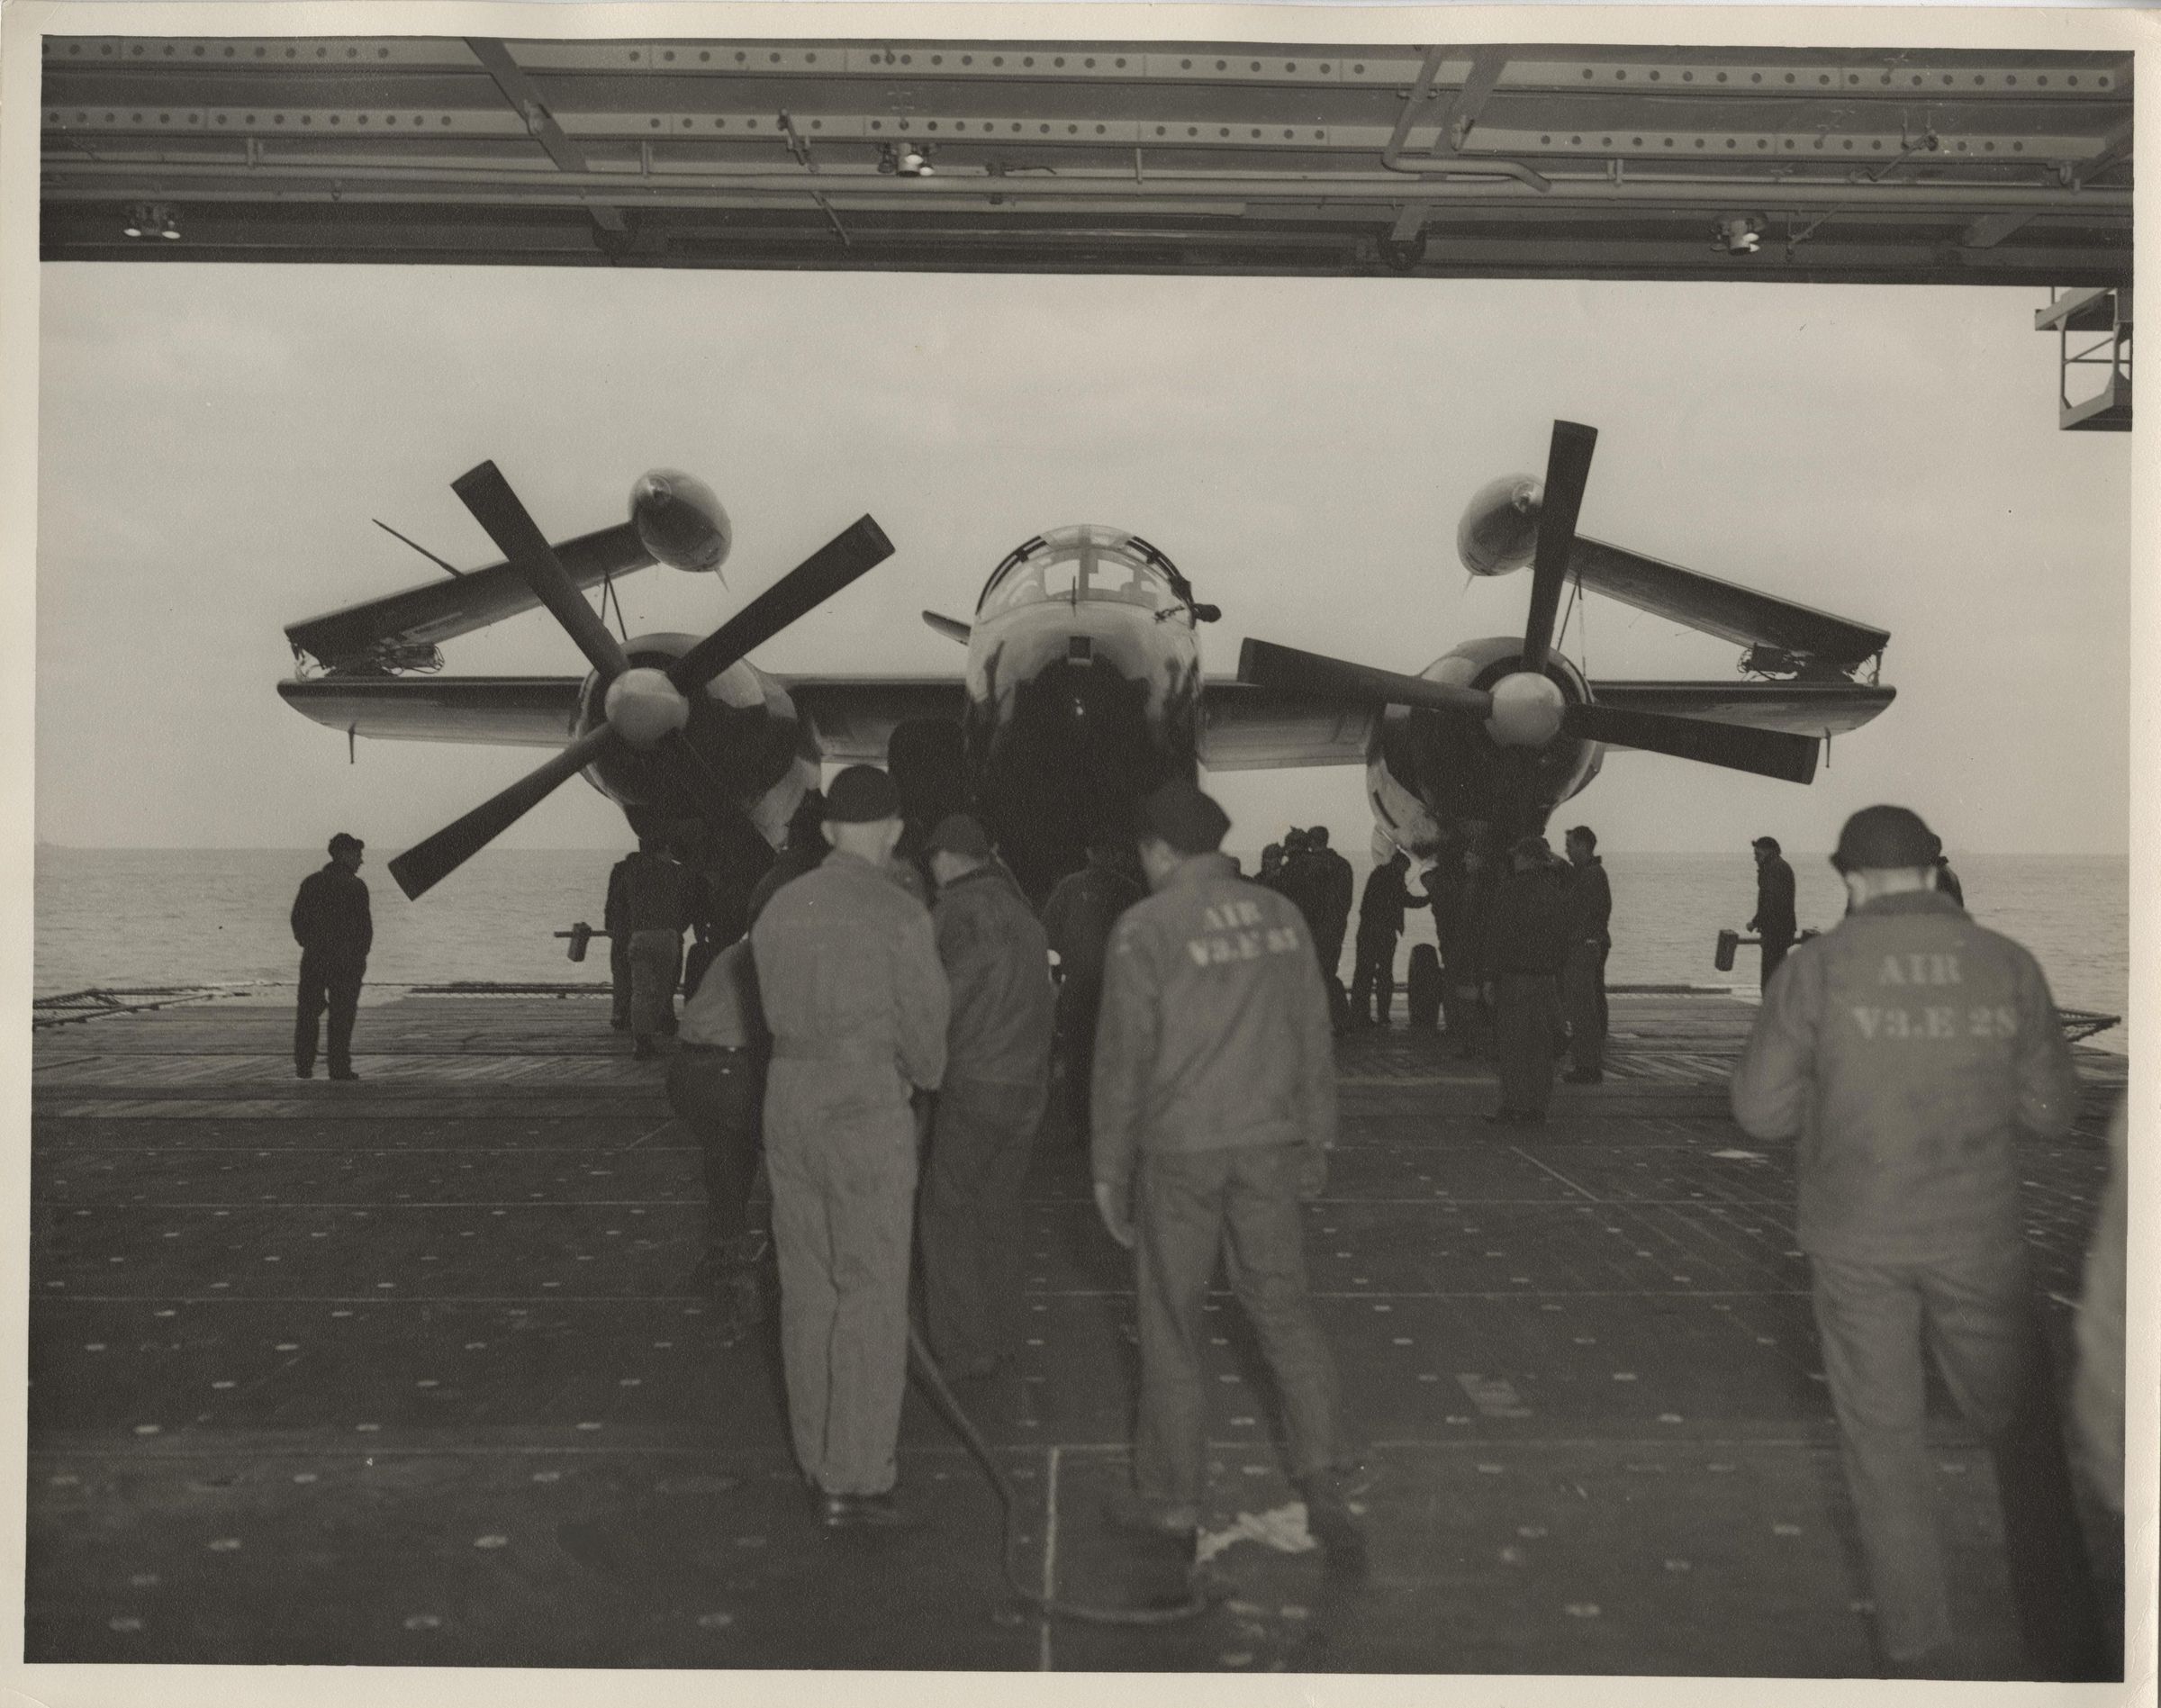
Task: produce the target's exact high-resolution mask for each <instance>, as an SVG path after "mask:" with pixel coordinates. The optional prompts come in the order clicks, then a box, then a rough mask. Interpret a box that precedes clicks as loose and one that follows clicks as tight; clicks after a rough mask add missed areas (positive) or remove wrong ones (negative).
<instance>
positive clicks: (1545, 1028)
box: [1483, 836, 1568, 1126]
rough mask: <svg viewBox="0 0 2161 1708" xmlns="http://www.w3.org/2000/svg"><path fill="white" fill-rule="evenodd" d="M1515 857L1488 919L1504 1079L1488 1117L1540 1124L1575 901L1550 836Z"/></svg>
mask: <svg viewBox="0 0 2161 1708" xmlns="http://www.w3.org/2000/svg"><path fill="white" fill-rule="evenodd" d="M1509 860H1510V863H1511V864H1512V865H1513V866H1514V868H1515V871H1514V872H1513V874H1512V875H1511V876H1509V877H1508V878H1507V879H1505V880H1504V881H1502V883H1501V884H1500V885H1499V886H1498V887H1497V888H1496V890H1494V892H1493V903H1492V910H1491V912H1490V914H1489V915H1488V917H1487V922H1486V958H1485V966H1484V969H1483V971H1484V972H1485V975H1486V979H1487V1000H1488V1001H1489V1002H1490V1003H1491V1005H1492V1008H1493V1027H1494V1042H1495V1045H1496V1050H1497V1052H1498V1054H1499V1064H1500V1080H1501V1101H1500V1107H1498V1108H1496V1109H1495V1110H1493V1111H1492V1112H1491V1113H1490V1114H1489V1115H1487V1117H1486V1118H1487V1120H1488V1121H1495V1122H1498V1123H1499V1124H1500V1125H1504V1126H1536V1125H1539V1124H1540V1123H1542V1121H1544V1120H1545V1118H1546V1105H1547V1104H1548V1103H1549V1102H1550V1101H1551V1098H1552V1096H1553V1040H1554V1037H1555V1036H1556V1035H1557V1033H1558V1031H1559V1028H1560V990H1559V984H1560V968H1561V962H1562V959H1563V957H1564V954H1565V953H1566V950H1567V946H1568V943H1567V937H1566V935H1565V933H1566V931H1567V929H1568V918H1567V905H1568V903H1567V896H1566V894H1565V892H1564V890H1563V889H1562V883H1561V879H1560V874H1559V873H1558V872H1556V871H1555V869H1554V865H1553V850H1552V848H1551V845H1549V844H1548V843H1547V841H1546V839H1545V838H1544V837H1543V836H1525V837H1524V838H1523V839H1522V840H1521V841H1520V842H1518V843H1517V844H1516V845H1515V846H1514V847H1513V848H1512V849H1510V850H1509Z"/></svg>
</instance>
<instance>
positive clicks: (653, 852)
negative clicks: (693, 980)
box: [623, 836, 698, 1062]
mask: <svg viewBox="0 0 2161 1708" xmlns="http://www.w3.org/2000/svg"><path fill="white" fill-rule="evenodd" d="M623 865H624V867H625V871H624V872H623V925H624V928H625V929H626V930H628V933H629V935H630V1032H631V1035H632V1036H633V1037H634V1038H636V1039H637V1044H636V1046H635V1047H634V1048H633V1049H632V1051H631V1054H632V1055H633V1056H634V1057H635V1058H636V1059H637V1060H638V1061H640V1062H648V1061H650V1060H652V1058H653V1057H654V1056H656V1055H657V1054H659V1053H660V1040H661V1039H662V1038H663V1037H665V1036H666V1035H669V1034H671V1033H673V1032H674V1030H675V987H676V986H677V984H679V983H680V982H681V981H682V979H683V931H684V929H685V928H686V927H687V926H689V925H690V923H691V920H692V917H693V915H694V914H695V911H696V908H697V900H698V897H697V888H696V885H697V879H696V877H695V876H694V875H693V874H692V872H691V870H690V868H689V867H687V866H685V865H684V864H683V863H682V862H681V861H679V860H677V859H676V858H675V856H674V853H673V852H672V851H671V850H670V849H669V848H668V846H667V845H666V844H665V842H663V841H662V840H661V838H659V837H658V836H640V837H639V838H638V839H637V853H636V854H632V855H631V856H630V857H629V858H628V860H626V861H624V862H623Z"/></svg>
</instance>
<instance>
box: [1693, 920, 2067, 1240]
mask: <svg viewBox="0 0 2161 1708" xmlns="http://www.w3.org/2000/svg"><path fill="white" fill-rule="evenodd" d="M1732 1098H1733V1114H1734V1116H1735V1118H1736V1119H1737V1120H1739V1121H1740V1123H1741V1126H1742V1127H1743V1128H1745V1129H1746V1130H1747V1131H1748V1132H1749V1133H1750V1134H1754V1135H1755V1136H1756V1137H1758V1138H1760V1139H1782V1138H1793V1139H1795V1140H1796V1141H1797V1143H1798V1157H1797V1169H1798V1172H1799V1175H1800V1209H1799V1215H1798V1218H1797V1222H1796V1234H1797V1243H1799V1244H1800V1246H1801V1247H1802V1249H1803V1250H1804V1251H1807V1252H1815V1253H1820V1254H1822V1255H1823V1256H1826V1257H1837V1258H1843V1259H1846V1260H1848V1261H1853V1262H1862V1263H1900V1262H1923V1261H1937V1260H1941V1259H1946V1258H1955V1257H1960V1256H1967V1255H1973V1254H1976V1253H1979V1252H1986V1251H1990V1250H2000V1249H2002V1248H2003V1246H2004V1245H2006V1244H2013V1245H2015V1244H2016V1243H2017V1242H2018V1241H2019V1240H2020V1239H2021V1222H2020V1216H2019V1197H2018V1193H2019V1182H2018V1174H2017V1170H2016V1168H2015V1166H2014V1164H2013V1161H2012V1139H2013V1136H2014V1134H2015V1133H2016V1132H2017V1131H2019V1130H2020V1129H2023V1130H2025V1131H2027V1132H2029V1133H2032V1134H2037V1135H2039V1136H2041V1137H2044V1138H2057V1137H2061V1136H2062V1135H2063V1134H2066V1132H2068V1131H2069V1130H2070V1126H2071V1123H2072V1120H2073V1118H2074V1117H2075V1115H2076V1114H2077V1110H2078V1076H2077V1072H2076V1071H2075V1069H2074V1067H2073V1066H2072V1062H2071V1051H2070V1048H2069V1046H2068V1045H2067V1044H2066V1043H2065V1042H2064V1035H2063V1028H2062V1026H2060V1025H2059V1024H2058V1022H2057V1016H2056V1008H2055V1004H2054V1003H2053V1002H2052V1001H2051V1000H2050V999H2049V994H2048V981H2047V979H2045V978H2044V977H2043V976H2042V973H2041V970H2040V968H2039V965H2037V964H2036V963H2035V962H2034V959H2033V957H2032V956H2031V955H2030V954H2029V953H2026V951H2025V950H2024V949H2022V948H2021V947H2020V946H2019V945H2018V944H2015V943H2013V942H2012V940H2011V939H2010V938H2009V937H2005V936H2002V935H1998V934H1997V933H1995V932H1994V931H1988V930H1985V929H1984V928H1983V927H1981V926H1977V925H1976V924H1975V923H1974V922H1973V920H1972V919H1971V918H1969V917H1967V915H1966V914H1965V913H1963V912H1961V911H1960V910H1959V909H1958V908H1957V907H1956V906H1954V905H1953V904H1952V902H1951V901H1950V899H1949V898H1948V897H1945V896H1940V895H1938V894H1936V893H1935V892H1934V891H1932V890H1915V891H1909V892H1904V893H1901V894H1897V895H1891V896H1885V897H1880V898H1878V899H1875V900H1873V901H1870V902H1868V903H1867V904H1865V905H1864V906H1862V907H1860V908H1856V909H1855V910H1854V911H1853V912H1852V913H1851V914H1850V915H1849V916H1848V917H1847V918H1846V919H1845V920H1844V921H1843V922H1841V923H1840V925H1839V926H1837V928H1836V929H1834V930H1831V931H1829V932H1826V933H1825V934H1824V935H1822V936H1821V937H1818V938H1815V939H1814V940H1813V941H1812V942H1809V943H1805V944H1802V945H1801V947H1800V948H1798V949H1796V950H1795V952H1794V953H1793V954H1791V955H1790V956H1789V957H1788V958H1787V959H1786V962H1785V964H1784V965H1783V966H1781V967H1780V968H1779V969H1778V971H1777V974H1776V975H1774V976H1773V978H1772V980H1771V982H1770V987H1769V989H1768V990H1766V991H1765V992H1764V998H1763V1008H1762V1009H1761V1011H1760V1012H1759V1014H1758V1016H1757V1018H1756V1026H1755V1029H1754V1031H1753V1032H1752V1033H1751V1034H1750V1037H1749V1044H1748V1049H1747V1051H1746V1053H1744V1054H1743V1056H1742V1058H1741V1067H1740V1069H1739V1071H1737V1072H1736V1073H1735V1074H1734V1077H1733V1087H1732Z"/></svg>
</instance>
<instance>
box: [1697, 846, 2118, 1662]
mask: <svg viewBox="0 0 2161 1708" xmlns="http://www.w3.org/2000/svg"><path fill="white" fill-rule="evenodd" d="M1832 863H1833V864H1834V865H1836V866H1837V867H1838V869H1839V872H1840V875H1841V877H1842V878H1843V879H1844V881H1845V885H1846V891H1847V894H1848V896H1849V899H1850V900H1851V902H1852V906H1851V908H1850V909H1849V912H1848V914H1847V917H1845V919H1844V920H1843V921H1842V922H1841V923H1840V925H1839V926H1836V927H1835V928H1834V929H1832V930H1831V931H1828V932H1826V933H1825V934H1824V935H1822V936H1821V937H1818V938H1816V939H1814V940H1813V942H1811V943H1808V944H1804V945H1803V947H1802V948H1801V950H1800V952H1799V953H1796V954H1795V956H1794V957H1793V958H1792V959H1790V960H1789V961H1787V962H1786V964H1785V966H1784V967H1783V968H1781V969H1780V971H1778V973H1777V976H1776V977H1775V978H1773V979H1772V981H1771V982H1770V987H1769V989H1768V990H1766V991H1765V992H1764V1000H1763V1007H1762V1008H1761V1009H1760V1010H1759V1013H1758V1015H1757V1017H1756V1025H1755V1028H1754V1030H1753V1031H1752V1032H1751V1033H1750V1037H1749V1043H1748V1048H1747V1050H1746V1052H1745V1053H1744V1054H1743V1055H1742V1057H1741V1066H1740V1069H1739V1070H1738V1071H1737V1072H1736V1073H1735V1075H1734V1078H1733V1087H1732V1098H1733V1113H1734V1116H1735V1118H1736V1119H1737V1120H1739V1121H1740V1123H1741V1126H1742V1127H1743V1128H1745V1129H1746V1130H1747V1131H1748V1132H1749V1133H1750V1134H1753V1135H1754V1136H1756V1137H1758V1138H1759V1139H1791V1140H1794V1141H1795V1143H1796V1145H1797V1155H1796V1172H1797V1175H1798V1177H1799V1187H1800V1201H1799V1206H1798V1212H1797V1215H1796V1219H1795V1244H1797V1245H1799V1246H1800V1247H1801V1248H1802V1249H1803V1250H1804V1251H1805V1252H1807V1253H1808V1256H1809V1265H1810V1269H1811V1270H1812V1272H1813V1290H1814V1297H1815V1315H1816V1327H1817V1332H1818V1333H1819V1335H1820V1337H1821V1340H1822V1350H1823V1369H1824V1374H1825V1376H1826V1377H1827V1378H1828V1379H1829V1382H1830V1387H1831V1406H1832V1409H1833V1410H1834V1411H1835V1412H1836V1413H1837V1414H1838V1420H1839V1432H1840V1437H1841V1439H1842V1441H1843V1445H1844V1450H1845V1462H1846V1478H1847V1483H1848V1486H1849V1489H1850V1491H1851V1494H1852V1499H1853V1510H1854V1514H1855V1519H1856V1522H1857V1523H1858V1528H1859V1531H1860V1540H1861V1553H1862V1558H1863V1560H1864V1561H1865V1563H1866V1566H1867V1576H1868V1583H1869V1589H1870V1594H1871V1595H1872V1596H1873V1599H1874V1601H1875V1606H1876V1631H1877V1635H1878V1639H1879V1641H1880V1645H1881V1649H1882V1658H1883V1660H1884V1662H1885V1667H1886V1670H1887V1671H1889V1672H1890V1673H1893V1674H1894V1675H1897V1676H1914V1677H1937V1676H1957V1675H1956V1667H1957V1666H1958V1654H1957V1652H1956V1637H1957V1633H1956V1631H1955V1630H1954V1628H1953V1625H1952V1622H1951V1612H1950V1602H1949V1577H1948V1574H1947V1570H1946V1566H1945V1560H1944V1550H1943V1543H1942V1539H1941V1538H1940V1536H1939V1533H1938V1529H1937V1524H1938V1519H1937V1511H1936V1497H1935V1490H1934V1474H1933V1473H1934V1469H1935V1467H1934V1464H1933V1462H1932V1461H1933V1460H1934V1459H1935V1458H1936V1454H1935V1453H1934V1451H1932V1450H1930V1445H1929V1439H1928V1427H1927V1416H1926V1413H1927V1405H1926V1397H1925V1396H1926V1391H1927V1390H1926V1387H1925V1383H1924V1374H1925V1372H1924V1369H1923V1360H1924V1356H1925V1355H1926V1353H1928V1352H1932V1353H1933V1355H1934V1358H1935V1361H1936V1363H1937V1364H1938V1366H1939V1369H1941V1370H1942V1372H1943V1375H1944V1377H1945V1378H1946V1380H1947V1385H1948V1387H1949V1389H1950V1391H1951V1394H1952V1396H1953V1397H1954V1398H1955V1399H1956V1401H1957V1402H1958V1406H1959V1408H1960V1410H1961V1411H1963V1412H1964V1413H1965V1414H1966V1415H1967V1419H1968V1421H1969V1422H1971V1423H1973V1424H1974V1425H1975V1426H1976V1428H1977V1429H1978V1430H1979V1431H1980V1432H1981V1433H1982V1434H1983V1435H1984V1436H1985V1438H1986V1440H1987V1441H1988V1443H1989V1445H1990V1447H1991V1449H1992V1450H1993V1452H1994V1459H1995V1472H1996V1485H1997V1491H1998V1494H1999V1496H2000V1498H2001V1501H2002V1504H2003V1541H2004V1548H2005V1552H2006V1554H2007V1557H2008V1564H2009V1567H2010V1574H2011V1580H2012V1599H2013V1601H2014V1604H2016V1606H2017V1609H2018V1614H2019V1622H2020V1624H2021V1629H2022V1631H2023V1634H2024V1636H2025V1639H2026V1644H2027V1650H2028V1658H2029V1659H2030V1661H2031V1662H2032V1663H2033V1664H2034V1666H2035V1667H2036V1668H2037V1669H2038V1671H2039V1676H2041V1677H2043V1678H2050V1679H2072V1680H2076V1679H2095V1678H2102V1677H2111V1676H2121V1675H2120V1672H2115V1671H2111V1669H2110V1668H2111V1665H2112V1663H2111V1660H2110V1658H2108V1657H2107V1656H2106V1655H2104V1653H2103V1652H2102V1649H2103V1642H2104V1639H2103V1636H2102V1621H2101V1616H2100V1612H2099V1604H2098V1602H2097V1600H2096V1598H2095V1595H2094V1593H2093V1578H2092V1575H2091V1572H2090V1569H2089V1566H2088V1562H2087V1558H2086V1553H2085V1550H2084V1543H2083V1541H2082V1539H2081V1536H2080V1532H2079V1527H2078V1523H2077V1518H2076V1514H2075V1509H2074V1502H2073V1495H2072V1489H2071V1481H2070V1471H2069V1468H2068V1465H2067V1463H2066V1455H2065V1448H2064V1440H2063V1425H2062V1421H2061V1418H2060V1417H2059V1415H2058V1413H2057V1400H2056V1393H2055V1385H2054V1382H2053V1380H2052V1378H2051V1377H2050V1373H2049V1370H2048V1355H2047V1353H2046V1351H2045V1350H2044V1347H2043V1343H2042V1342H2041V1339H2040V1334H2039V1324H2038V1323H2037V1321H2036V1319H2035V1314H2034V1309H2033V1299H2032V1292H2031V1287H2032V1283H2031V1280H2030V1275H2029V1271H2028V1267H2027V1259H2026V1242H2025V1235H2024V1229H2023V1216H2022V1215H2021V1208H2020V1202H2019V1170H2018V1166H2017V1163H2016V1161H2015V1159H2014V1156H2013V1139H2014V1134H2016V1132H2017V1131H2018V1130H2019V1129H2021V1128H2023V1129H2025V1130H2026V1131H2028V1132H2029V1133H2031V1134H2036V1135H2038V1136H2039V1137H2041V1138H2043V1139H2048V1140H2060V1139H2062V1138H2063V1137H2065V1136H2066V1134H2068V1133H2069V1132H2070V1130H2071V1125H2072V1122H2073V1120H2074V1119H2075V1116H2076V1115H2077V1113H2078V1095H2079V1086H2078V1075H2077V1071H2076V1070H2075V1068H2074V1066H2073V1064H2072V1060H2071V1051H2070V1048H2069V1046H2068V1045H2067V1044H2066V1043H2065V1042H2064V1035H2063V1029H2062V1026H2060V1025H2059V1023H2058V1022H2057V1015H2056V1008H2055V1005H2054V1003H2053V1002H2052V1001H2051V1000H2050V998H2049V994H2048V981H2047V979H2046V978H2044V977H2043V976H2042V973H2041V970H2040V968H2039V966H2038V965H2037V964H2036V963H2035V962H2034V959H2033V957H2032V956H2031V955H2030V954H2029V953H2027V952H2026V951H2025V950H2024V949H2022V948H2021V947H2020V946H2019V945H2018V944H2015V943H2013V942H2012V940H2011V939H2010V938H2008V937H2003V936H1999V935H1997V934H1996V933H1994V932H1993V931H1987V930H1984V929H1983V928H1982V927H1980V926H1976V924H1974V922H1973V921H1972V920H1971V919H1969V918H1968V917H1967V916H1966V914H1965V913H1964V912H1962V911H1961V910H1960V909H1959V908H1958V907H1957V906H1956V905H1954V904H1953V903H1952V901H1951V899H1949V897H1948V896H1943V895H1939V894H1938V893H1937V892H1936V889H1935V885H1934V850H1933V848H1932V846H1931V838H1930V835H1929V830H1928V827H1927V826H1926V825H1924V824H1922V823H1921V819H1920V818H1918V817H1916V816H1915V815H1914V814H1913V813H1912V812H1909V811H1907V810H1906V809H1904V808H1903V807H1869V808H1867V809H1864V810H1862V811H1860V812H1857V813H1855V814H1854V815H1853V817H1852V818H1849V819H1848V820H1847V821H1846V825H1845V828H1844V829H1843V830H1842V831H1841V832H1840V836H1839V847H1838V852H1837V854H1834V855H1833V856H1832ZM1924 1349H1925V1351H1924Z"/></svg>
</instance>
